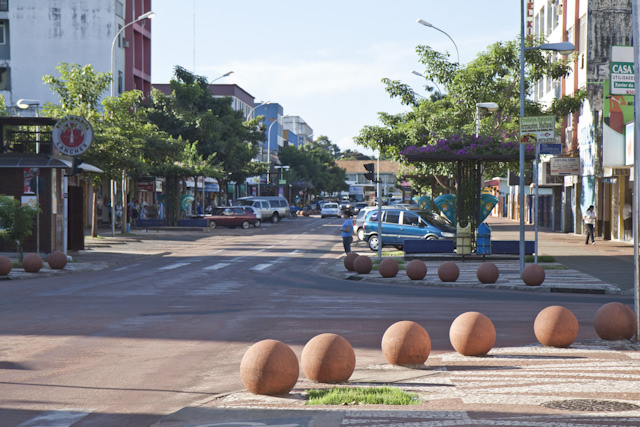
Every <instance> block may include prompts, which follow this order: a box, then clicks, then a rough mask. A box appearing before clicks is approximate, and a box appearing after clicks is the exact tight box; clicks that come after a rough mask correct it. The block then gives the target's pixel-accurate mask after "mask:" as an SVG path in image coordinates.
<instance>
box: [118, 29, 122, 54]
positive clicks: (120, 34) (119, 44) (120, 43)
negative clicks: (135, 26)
mask: <svg viewBox="0 0 640 427" xmlns="http://www.w3.org/2000/svg"><path fill="white" fill-rule="evenodd" d="M121 30H122V25H120V24H118V47H120V48H121V47H122V33H120V31H121Z"/></svg>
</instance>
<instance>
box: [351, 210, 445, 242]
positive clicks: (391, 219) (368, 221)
mask: <svg viewBox="0 0 640 427" xmlns="http://www.w3.org/2000/svg"><path fill="white" fill-rule="evenodd" d="M381 225H382V239H380V238H379V237H378V211H377V210H372V211H370V212H368V213H367V215H366V217H365V221H364V233H363V235H364V240H365V241H367V243H368V244H369V249H371V250H372V251H377V250H378V244H379V243H380V240H382V246H383V247H384V246H395V247H396V248H397V249H402V248H403V246H404V240H405V239H427V240H436V239H449V240H453V239H455V237H456V230H455V227H453V226H452V225H451V223H450V222H448V221H447V220H445V219H443V218H442V217H440V216H438V215H436V214H433V213H429V212H423V213H421V214H418V212H416V211H414V210H410V209H388V208H387V209H384V210H383V211H382V223H381Z"/></svg>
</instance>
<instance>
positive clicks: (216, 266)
mask: <svg viewBox="0 0 640 427" xmlns="http://www.w3.org/2000/svg"><path fill="white" fill-rule="evenodd" d="M229 265H231V263H230V262H219V263H217V264H213V265H210V266H207V267H204V268H203V270H220V269H221V268H225V267H227V266H229Z"/></svg>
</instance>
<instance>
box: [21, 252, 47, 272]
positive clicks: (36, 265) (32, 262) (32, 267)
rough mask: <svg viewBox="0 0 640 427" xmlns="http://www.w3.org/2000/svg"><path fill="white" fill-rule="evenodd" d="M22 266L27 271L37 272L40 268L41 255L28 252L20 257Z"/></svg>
mask: <svg viewBox="0 0 640 427" xmlns="http://www.w3.org/2000/svg"><path fill="white" fill-rule="evenodd" d="M22 268H24V271H26V272H27V273H37V272H38V271H40V269H41V268H42V257H41V256H40V255H38V254H28V255H25V257H24V258H23V259H22Z"/></svg>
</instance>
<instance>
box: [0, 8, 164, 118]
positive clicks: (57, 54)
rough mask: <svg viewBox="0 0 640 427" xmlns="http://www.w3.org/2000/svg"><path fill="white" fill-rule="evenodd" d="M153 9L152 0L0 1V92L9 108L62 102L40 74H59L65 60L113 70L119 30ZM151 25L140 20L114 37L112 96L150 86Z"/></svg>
mask: <svg viewBox="0 0 640 427" xmlns="http://www.w3.org/2000/svg"><path fill="white" fill-rule="evenodd" d="M150 8H151V0H128V1H127V0H4V1H0V95H3V96H4V97H5V100H6V103H7V105H8V106H14V105H16V102H17V101H18V100H19V99H21V98H26V99H31V100H38V101H40V105H42V104H44V103H47V102H52V103H57V102H59V99H58V97H57V95H55V94H54V93H53V92H52V91H51V90H50V89H49V87H48V86H47V85H45V84H44V83H43V81H42V77H43V76H45V75H53V76H56V77H58V76H59V73H58V71H57V69H56V67H57V66H58V65H59V64H60V63H63V62H66V63H69V64H78V65H80V66H85V65H87V64H91V65H92V66H93V68H94V70H95V71H96V72H105V73H110V72H111V68H112V67H111V46H112V43H113V41H114V39H115V37H116V34H117V33H118V31H119V30H120V29H122V28H123V27H124V26H125V25H126V24H128V23H130V22H133V21H135V20H136V18H137V17H138V16H140V15H142V14H144V13H145V12H147V11H149V10H150ZM150 28H151V27H150V21H149V20H143V21H140V22H138V23H136V24H133V25H131V26H129V27H127V29H125V31H123V32H122V33H121V35H120V37H118V40H116V43H115V47H114V63H113V70H114V75H115V79H114V94H116V95H117V94H118V93H122V92H124V91H126V90H130V89H134V88H136V89H140V90H142V91H143V92H145V93H147V92H148V91H149V90H150V89H151V33H150V31H151V30H150Z"/></svg>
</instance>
